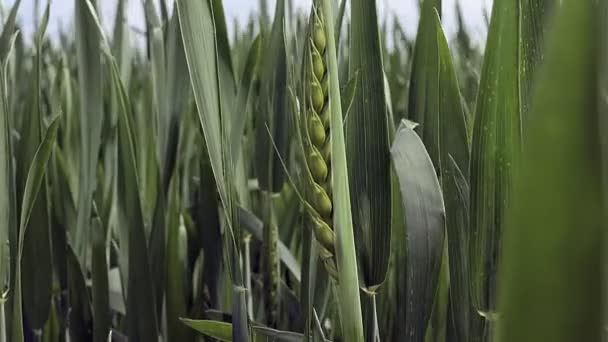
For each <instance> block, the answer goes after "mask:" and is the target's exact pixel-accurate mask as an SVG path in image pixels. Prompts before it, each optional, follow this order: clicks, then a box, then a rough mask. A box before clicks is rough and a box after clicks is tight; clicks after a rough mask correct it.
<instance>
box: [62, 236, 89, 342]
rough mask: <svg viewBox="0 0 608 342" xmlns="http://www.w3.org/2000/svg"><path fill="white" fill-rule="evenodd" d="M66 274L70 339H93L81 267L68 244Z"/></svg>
mask: <svg viewBox="0 0 608 342" xmlns="http://www.w3.org/2000/svg"><path fill="white" fill-rule="evenodd" d="M66 263H67V276H68V303H69V306H70V311H69V315H68V320H69V322H70V323H69V325H68V330H69V336H70V341H74V342H86V341H92V340H93V335H92V333H93V314H92V312H91V303H90V302H89V294H88V292H87V287H86V284H85V278H84V274H82V267H81V265H80V264H79V263H78V258H77V257H76V254H75V253H74V249H73V248H72V247H71V246H68V250H67V254H66Z"/></svg>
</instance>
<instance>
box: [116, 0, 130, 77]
mask: <svg viewBox="0 0 608 342" xmlns="http://www.w3.org/2000/svg"><path fill="white" fill-rule="evenodd" d="M127 5H128V0H118V2H117V3H116V17H115V19H114V26H113V27H114V34H113V35H112V37H113V42H112V52H113V55H114V56H116V62H117V63H118V66H119V68H120V78H121V79H122V80H123V82H124V84H125V85H126V86H128V85H129V83H130V80H131V70H132V64H131V56H132V54H133V49H132V47H131V46H130V45H129V44H130V43H131V40H130V34H129V33H130V28H129V22H128V19H127V16H126V14H127Z"/></svg>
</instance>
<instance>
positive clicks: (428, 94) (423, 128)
mask: <svg viewBox="0 0 608 342" xmlns="http://www.w3.org/2000/svg"><path fill="white" fill-rule="evenodd" d="M421 4H422V7H421V12H420V13H421V16H420V22H419V23H418V34H417V35H416V46H415V48H414V56H413V62H412V72H411V76H410V87H409V101H408V113H407V118H408V119H410V120H412V121H415V122H417V123H419V124H420V129H419V130H418V132H419V134H420V138H421V139H422V141H423V142H424V145H425V146H426V148H427V150H428V152H429V155H430V156H431V160H432V161H433V164H434V165H435V167H436V168H437V170H439V167H440V164H439V117H438V115H439V108H438V106H439V103H438V101H439V93H438V85H439V80H438V77H439V71H438V68H439V56H438V54H437V38H436V37H437V33H436V31H437V29H436V25H435V20H434V13H435V11H437V12H438V13H439V15H440V16H441V0H424V1H423V2H421Z"/></svg>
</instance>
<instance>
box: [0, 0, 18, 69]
mask: <svg viewBox="0 0 608 342" xmlns="http://www.w3.org/2000/svg"><path fill="white" fill-rule="evenodd" d="M20 5H21V0H16V1H15V3H14V4H13V7H11V11H10V13H9V14H8V17H7V18H6V20H5V21H4V23H3V26H4V27H3V28H2V33H0V62H1V63H4V61H5V60H6V58H7V57H8V55H9V54H10V51H11V50H12V48H11V45H12V44H11V38H12V37H13V34H14V33H15V29H16V25H15V22H16V20H17V12H18V11H19V6H20ZM5 77H6V76H5Z"/></svg>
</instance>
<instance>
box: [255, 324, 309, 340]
mask: <svg viewBox="0 0 608 342" xmlns="http://www.w3.org/2000/svg"><path fill="white" fill-rule="evenodd" d="M252 329H253V333H254V334H255V338H256V341H261V340H271V341H276V342H301V341H302V340H303V339H304V335H302V334H299V333H295V332H291V331H281V330H276V329H271V328H267V327H262V326H256V325H254V326H253V327H252Z"/></svg>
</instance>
